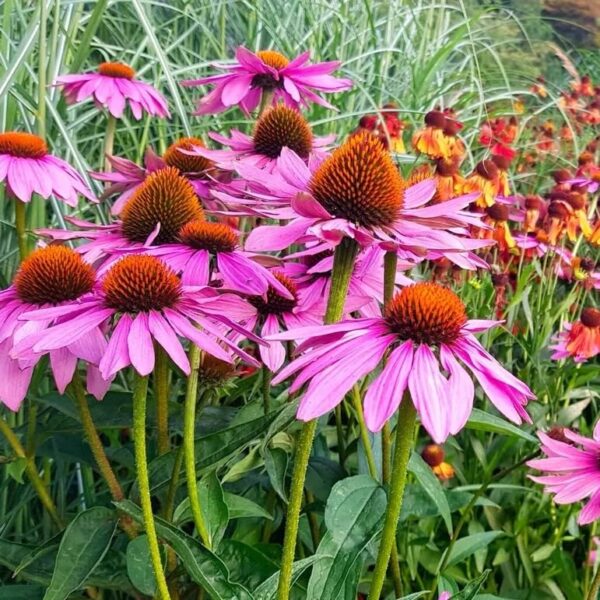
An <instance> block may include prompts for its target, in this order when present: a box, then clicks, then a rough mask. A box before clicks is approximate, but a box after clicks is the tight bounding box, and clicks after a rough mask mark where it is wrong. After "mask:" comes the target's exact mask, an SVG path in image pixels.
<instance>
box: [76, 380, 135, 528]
mask: <svg viewBox="0 0 600 600" xmlns="http://www.w3.org/2000/svg"><path fill="white" fill-rule="evenodd" d="M70 388H71V391H72V393H73V398H74V400H75V405H76V406H77V410H78V411H79V418H80V419H81V424H82V425H83V430H84V432H85V436H86V437H87V440H88V444H89V445H90V448H91V450H92V454H93V455H94V460H95V461H96V464H97V465H98V469H99V471H100V474H101V475H102V477H103V478H104V481H105V482H106V485H107V486H108V489H109V491H110V495H111V497H112V499H113V500H114V501H115V502H120V501H121V500H123V499H124V498H125V494H123V489H122V488H121V484H120V483H119V481H118V480H117V477H116V475H115V472H114V471H113V469H112V467H111V466H110V462H109V461H108V457H107V456H106V452H105V451H104V446H103V445H102V441H101V440H100V436H99V435H98V430H97V429H96V425H95V423H94V420H93V418H92V413H91V412H90V407H89V405H88V401H87V398H86V394H85V389H84V387H83V384H82V382H81V378H80V377H79V374H78V373H77V372H76V373H75V375H74V376H73V381H71V384H70ZM120 524H121V528H122V529H123V531H124V532H125V533H126V534H127V535H128V536H129V537H130V538H131V539H133V538H134V537H136V536H137V531H136V528H135V527H134V525H133V522H132V520H131V518H130V517H127V516H122V517H121V519H120Z"/></svg>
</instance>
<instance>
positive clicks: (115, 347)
mask: <svg viewBox="0 0 600 600" xmlns="http://www.w3.org/2000/svg"><path fill="white" fill-rule="evenodd" d="M132 321H133V319H132V318H131V317H130V316H129V315H127V314H125V315H121V318H120V319H119V322H118V323H117V325H116V326H115V328H114V330H113V332H112V335H111V337H110V340H109V341H108V346H107V347H106V352H105V353H104V356H103V357H102V360H101V361H100V365H99V366H100V372H101V373H102V377H104V378H105V379H108V378H109V377H111V376H113V375H114V374H115V373H117V372H118V371H120V370H121V369H124V368H125V367H126V366H127V365H129V363H130V360H129V350H128V347H127V339H128V337H129V331H130V330H131V323H132Z"/></svg>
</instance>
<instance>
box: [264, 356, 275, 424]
mask: <svg viewBox="0 0 600 600" xmlns="http://www.w3.org/2000/svg"><path fill="white" fill-rule="evenodd" d="M272 379H273V373H271V371H270V370H269V369H268V368H267V367H264V366H263V368H262V395H263V407H264V411H265V415H268V414H269V412H271V380H272Z"/></svg>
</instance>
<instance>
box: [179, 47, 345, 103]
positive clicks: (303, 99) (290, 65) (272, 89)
mask: <svg viewBox="0 0 600 600" xmlns="http://www.w3.org/2000/svg"><path fill="white" fill-rule="evenodd" d="M235 57H236V59H237V60H236V62H234V63H233V64H230V65H225V64H215V66H216V67H217V68H218V69H221V70H223V71H225V72H224V73H222V74H219V75H210V76H209V77H201V78H200V79H192V80H188V81H184V82H183V85H187V86H196V85H206V84H209V85H210V84H214V85H215V88H214V89H213V90H212V91H211V92H210V93H209V94H208V95H207V96H204V98H202V99H201V100H200V102H199V103H198V107H197V109H196V112H195V113H194V114H196V115H206V114H212V113H219V112H223V111H224V110H226V109H228V108H230V107H232V106H235V105H236V104H237V105H239V106H240V108H241V109H242V110H243V111H244V113H246V114H249V113H251V112H252V111H253V110H254V109H256V108H257V107H258V105H259V103H260V102H261V98H262V96H263V92H265V93H267V94H271V95H272V101H273V102H278V101H279V100H283V102H285V104H287V105H288V106H292V107H293V108H300V107H304V106H308V104H309V103H311V102H314V103H315V104H320V105H322V106H326V107H328V108H332V106H331V104H329V102H327V101H326V100H324V99H323V98H321V96H319V95H317V94H315V92H313V90H317V91H322V92H341V91H343V90H347V89H349V88H351V87H352V81H351V80H350V79H337V78H335V77H333V76H332V75H331V73H332V72H333V71H335V70H336V69H337V68H338V67H339V66H340V62H339V61H331V62H324V63H315V64H307V63H308V60H309V58H310V53H309V52H304V53H303V54H300V55H299V56H297V57H296V58H294V59H293V60H291V61H290V60H289V59H288V58H286V57H285V56H284V55H283V54H280V53H279V52H276V51H275V50H260V51H258V52H256V54H255V53H254V52H250V50H248V49H247V48H244V47H243V46H240V47H239V48H238V49H237V50H236V53H235Z"/></svg>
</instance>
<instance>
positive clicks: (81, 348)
mask: <svg viewBox="0 0 600 600" xmlns="http://www.w3.org/2000/svg"><path fill="white" fill-rule="evenodd" d="M95 281H96V275H95V272H94V270H93V269H92V267H91V266H90V265H88V264H87V263H85V262H84V261H83V259H82V258H81V256H80V255H79V254H77V253H76V252H74V251H73V250H71V249H70V248H67V247H65V246H47V247H45V248H40V249H38V250H36V251H35V252H33V253H32V254H31V255H30V256H29V257H27V258H26V259H25V260H24V261H23V263H22V264H21V266H20V268H19V271H18V272H17V274H16V276H15V280H14V282H13V284H12V285H11V286H10V287H9V288H7V289H6V290H3V291H2V292H0V402H2V403H3V404H5V405H6V406H8V408H10V409H11V410H18V408H19V406H20V405H21V403H22V402H23V399H24V398H25V395H26V393H27V389H28V387H29V383H30V381H31V376H32V373H33V368H34V367H35V365H36V364H37V363H38V361H39V360H40V359H41V358H42V355H43V353H35V352H32V351H31V348H30V345H29V343H28V340H31V339H32V337H34V336H35V335H37V334H39V333H41V332H44V331H45V330H46V329H47V328H48V327H49V326H51V325H52V323H53V322H54V321H55V317H53V316H50V317H48V318H47V319H43V320H36V321H29V320H28V319H26V318H24V315H25V313H28V312H29V311H32V310H37V309H40V308H50V309H51V310H52V309H57V308H58V309H60V307H62V306H64V305H65V304H66V303H70V302H73V301H75V300H79V299H85V298H89V297H90V295H91V292H92V290H93V287H94V284H95ZM105 349H106V341H105V339H104V336H103V335H102V333H101V331H100V329H99V328H98V327H95V328H93V329H91V330H89V331H88V333H87V335H86V337H84V338H82V339H80V340H68V339H67V340H64V341H63V343H62V344H60V345H58V346H57V347H55V348H54V349H53V350H52V351H51V352H50V353H49V355H50V356H49V358H50V370H51V372H52V374H53V376H54V381H55V383H56V387H57V388H58V391H59V392H60V393H61V394H62V393H63V392H64V391H65V389H66V387H67V385H68V384H69V383H70V382H71V380H72V379H73V374H74V372H75V368H76V366H77V359H78V358H81V359H83V360H85V361H87V362H88V380H87V383H88V390H89V391H90V393H92V394H93V395H94V396H96V397H97V398H98V399H101V398H102V396H104V394H105V392H106V390H107V388H108V385H109V383H110V382H109V381H104V380H102V378H101V377H100V376H99V372H98V369H97V368H96V366H97V365H98V363H99V362H100V358H101V356H102V353H103V352H104V351H105Z"/></svg>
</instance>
